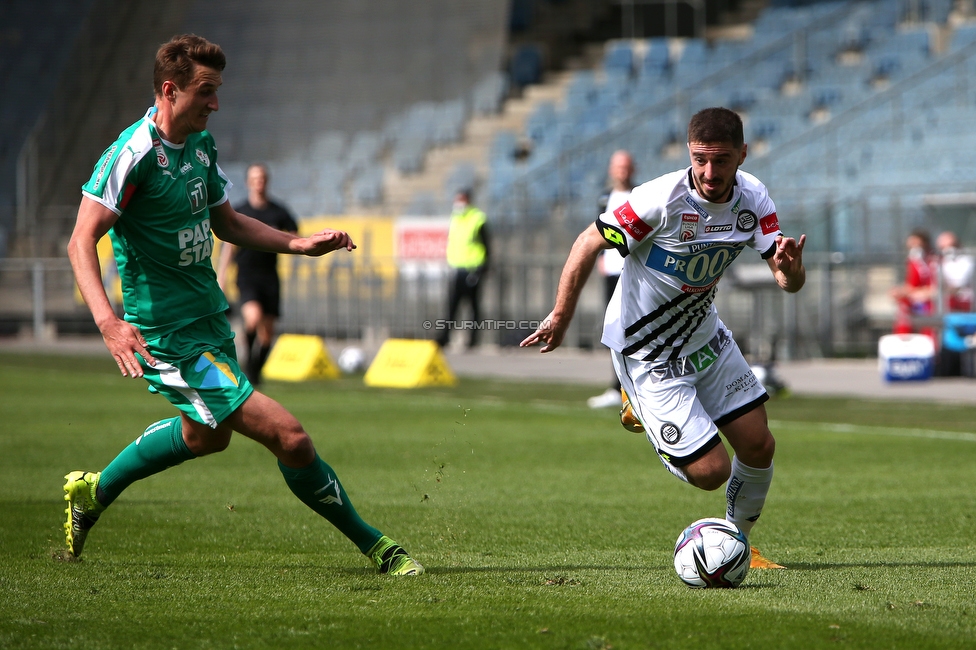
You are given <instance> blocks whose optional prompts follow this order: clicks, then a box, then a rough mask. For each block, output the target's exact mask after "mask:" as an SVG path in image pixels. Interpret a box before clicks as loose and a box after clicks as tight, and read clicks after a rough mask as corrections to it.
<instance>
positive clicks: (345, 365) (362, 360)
mask: <svg viewBox="0 0 976 650" xmlns="http://www.w3.org/2000/svg"><path fill="white" fill-rule="evenodd" d="M336 363H337V364H338V365H339V370H341V371H342V372H344V373H346V374H347V375H351V374H353V373H356V372H362V370H363V368H365V366H366V354H365V353H364V352H363V351H362V350H361V349H359V348H356V347H348V348H345V349H344V350H343V351H342V352H340V353H339V358H338V359H337V360H336Z"/></svg>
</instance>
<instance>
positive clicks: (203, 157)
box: [197, 149, 210, 167]
mask: <svg viewBox="0 0 976 650" xmlns="http://www.w3.org/2000/svg"><path fill="white" fill-rule="evenodd" d="M197 160H199V161H200V162H202V163H203V165H204V167H209V166H210V156H208V155H207V152H206V151H204V150H203V149H197Z"/></svg>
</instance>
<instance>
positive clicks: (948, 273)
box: [935, 230, 973, 312]
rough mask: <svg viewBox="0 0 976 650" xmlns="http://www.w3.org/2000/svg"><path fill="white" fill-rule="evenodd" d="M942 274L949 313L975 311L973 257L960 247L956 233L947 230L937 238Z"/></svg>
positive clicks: (936, 243) (946, 308) (944, 295)
mask: <svg viewBox="0 0 976 650" xmlns="http://www.w3.org/2000/svg"><path fill="white" fill-rule="evenodd" d="M935 247H936V249H938V251H939V257H940V261H939V271H940V272H941V274H942V294H943V298H944V303H943V304H944V305H945V310H946V311H947V312H967V311H972V310H973V256H972V255H968V254H967V253H965V252H963V251H962V250H961V249H960V247H959V238H958V237H956V233H954V232H952V231H950V230H947V231H945V232H942V233H939V236H938V237H936V238H935Z"/></svg>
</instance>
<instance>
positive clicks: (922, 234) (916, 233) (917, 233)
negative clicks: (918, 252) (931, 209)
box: [908, 228, 932, 255]
mask: <svg viewBox="0 0 976 650" xmlns="http://www.w3.org/2000/svg"><path fill="white" fill-rule="evenodd" d="M908 236H909V237H917V238H918V239H919V240H921V242H922V248H923V249H924V250H925V254H926V255H928V254H929V253H931V252H932V237H931V236H930V235H929V231H928V230H924V229H922V228H916V229H915V230H913V231H911V232H910V233H908Z"/></svg>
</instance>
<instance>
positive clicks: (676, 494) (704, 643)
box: [0, 354, 976, 650]
mask: <svg viewBox="0 0 976 650" xmlns="http://www.w3.org/2000/svg"><path fill="white" fill-rule="evenodd" d="M600 389H601V387H600V386H589V387H587V386H566V385H558V386H557V385H546V384H517V383H509V382H496V381H462V383H461V384H460V386H458V387H457V388H452V389H423V390H413V391H394V390H376V389H367V388H365V387H363V386H362V384H361V382H360V381H359V380H357V379H351V378H350V379H342V380H339V381H336V382H322V383H307V384H299V385H287V384H271V385H269V386H267V392H268V393H269V394H270V395H271V396H273V397H275V398H276V399H278V400H279V401H281V402H282V403H283V404H285V405H286V406H287V407H288V408H289V409H291V410H292V411H293V412H294V413H295V414H296V415H297V416H298V417H299V419H301V421H302V422H303V424H304V425H305V427H306V428H307V429H308V431H309V432H310V433H311V435H312V437H313V439H314V440H315V443H316V446H317V447H318V449H319V451H320V453H321V455H322V456H323V457H324V458H325V459H326V460H327V461H328V462H329V463H330V464H331V465H332V466H333V467H334V468H335V469H336V471H337V472H338V473H339V475H340V477H341V478H342V480H343V482H344V484H345V486H346V489H347V490H348V492H349V495H350V497H351V498H352V499H353V501H354V503H355V504H356V506H357V508H358V509H359V511H360V513H361V514H362V515H363V516H364V518H365V519H366V520H367V521H369V522H371V523H373V524H374V525H376V526H377V527H379V528H381V529H382V530H383V531H384V532H386V533H387V534H389V535H390V536H392V537H394V538H395V539H397V540H399V541H400V542H401V543H403V544H404V546H406V547H407V548H408V550H409V551H410V552H411V553H412V554H414V555H415V557H417V558H418V559H419V560H420V561H421V562H422V563H423V564H424V565H425V566H426V567H427V574H426V575H424V576H422V577H420V578H418V579H410V578H401V579H394V578H390V577H386V576H379V575H376V574H375V573H374V571H373V570H372V569H371V568H370V567H369V566H368V562H367V561H366V559H365V558H364V557H363V556H361V555H360V554H359V553H358V552H357V551H356V549H355V547H354V546H353V545H352V544H351V543H349V542H348V541H347V540H345V538H343V537H342V536H341V535H339V534H338V533H337V532H336V531H335V530H334V529H332V528H331V526H329V525H328V524H327V523H326V522H325V521H324V520H321V519H319V518H318V517H317V516H316V515H314V514H313V513H312V512H311V511H310V510H308V509H306V508H305V506H303V505H302V504H301V503H300V502H299V501H298V500H297V499H295V498H294V497H293V496H292V495H291V493H290V492H289V491H288V489H287V488H286V487H285V485H284V481H283V480H282V479H281V477H280V474H279V473H278V470H277V468H276V466H275V462H274V459H273V458H272V456H271V455H270V454H269V453H268V452H267V451H265V450H264V449H263V448H261V447H259V446H258V445H256V444H254V443H252V442H251V441H249V440H246V439H244V438H242V437H238V438H235V440H234V442H233V443H232V444H231V446H230V448H229V449H228V450H227V451H226V452H224V453H221V454H217V455H215V456H211V457H206V458H201V459H197V460H194V461H191V462H188V463H186V464H184V465H182V466H180V467H177V468H173V469H171V470H168V471H167V472H165V473H163V474H160V475H157V476H153V477H150V478H149V479H146V480H144V481H141V482H139V483H136V484H135V485H133V486H132V487H131V488H130V489H129V490H127V491H126V492H125V494H123V496H122V497H121V498H120V499H119V500H118V501H117V502H116V504H114V505H113V506H112V507H111V509H110V510H109V511H108V512H107V514H106V515H105V516H104V517H103V518H102V520H101V521H100V522H99V524H98V526H97V527H96V528H95V529H94V530H93V531H92V533H91V534H90V536H89V538H88V543H87V546H86V549H85V555H84V557H83V560H82V561H80V562H66V561H64V560H63V559H60V558H63V553H62V551H61V549H62V547H63V544H64V542H63V534H62V532H61V525H62V522H63V514H62V512H63V509H64V503H63V501H62V500H61V496H62V493H61V484H62V482H63V478H62V477H63V476H64V474H66V473H67V472H68V471H69V470H74V469H89V470H97V469H101V468H102V467H104V465H105V464H107V463H108V461H109V460H111V458H112V457H113V456H114V455H115V454H116V453H118V451H119V450H121V449H122V447H123V446H124V445H126V444H128V443H129V442H131V441H132V440H133V439H135V438H136V437H137V436H138V435H139V434H140V433H141V432H142V430H143V429H144V428H145V427H146V426H147V425H149V424H150V423H152V422H154V421H155V420H158V419H160V418H163V417H168V416H170V415H172V414H173V413H174V411H173V409H172V407H170V406H169V405H168V404H167V403H166V402H165V400H163V399H162V398H160V397H156V396H151V395H150V394H149V393H148V392H147V391H146V385H145V383H144V382H142V381H130V380H124V379H122V378H120V377H119V376H118V371H117V370H116V369H115V367H114V365H113V364H112V362H111V360H105V359H101V358H97V359H92V358H78V357H45V356H22V355H10V354H6V355H0V469H2V477H3V483H2V485H3V491H2V493H0V504H2V513H3V514H2V524H0V553H2V555H0V557H2V562H0V604H2V607H0V647H3V648H66V647H72V648H83V649H84V650H95V649H96V648H162V647H166V648H230V647H238V648H285V647H287V648H569V649H573V648H580V649H599V648H611V647H612V648H619V649H623V648H672V647H674V648H685V647H687V648H695V649H700V648H838V647H840V648H966V647H968V648H972V647H974V644H976V641H974V639H976V523H974V516H976V513H974V501H976V489H974V484H976V433H973V431H974V424H973V423H974V422H976V408H971V407H948V406H936V405H927V404H906V403H896V402H871V401H864V400H853V399H852V400H842V399H805V398H797V397H794V398H790V399H785V400H776V401H773V402H771V403H770V404H769V405H768V410H769V415H770V419H771V420H772V421H773V422H772V428H773V432H774V434H775V435H776V437H777V443H778V445H777V455H776V479H775V481H774V484H773V489H772V491H771V493H770V497H769V500H768V501H767V504H766V509H765V512H764V515H763V518H762V520H761V521H760V523H759V524H758V525H757V527H756V529H755V531H754V533H753V542H754V543H755V544H756V545H758V546H759V547H760V548H761V549H762V551H763V552H764V554H766V555H767V556H768V557H770V558H771V559H773V560H775V561H777V562H780V563H782V564H785V565H787V567H789V568H788V569H787V570H785V571H753V572H751V573H750V574H749V576H748V577H747V578H746V581H745V583H744V584H743V585H742V587H740V588H739V589H736V590H729V591H724V590H714V591H713V590H707V591H696V590H691V589H688V588H687V587H685V586H684V585H682V584H681V583H680V582H679V581H678V579H677V578H676V576H675V575H674V571H673V569H672V567H671V552H672V548H673V544H674V540H675V538H676V537H677V535H678V533H679V532H680V531H681V530H682V529H683V528H684V527H685V526H686V525H687V524H688V523H690V522H691V521H692V520H694V519H698V518H700V517H705V516H721V515H722V513H723V506H724V504H723V500H724V493H723V492H722V491H718V492H711V493H705V492H701V491H699V490H695V489H693V488H691V487H689V486H687V485H684V484H682V483H681V482H679V481H677V480H676V479H674V478H673V477H672V476H671V475H670V474H669V473H668V472H667V471H666V470H665V469H664V468H663V467H661V466H660V464H659V462H658V461H657V459H656V457H655V455H654V453H653V450H652V449H651V447H650V445H648V444H647V442H646V441H645V440H644V439H643V437H641V436H638V435H634V434H630V433H627V432H626V431H624V430H623V429H621V428H620V426H619V425H618V424H617V423H616V421H615V413H614V412H613V411H612V410H603V411H591V410H589V409H587V408H586V406H585V403H584V400H585V398H586V397H587V396H589V395H591V394H593V393H594V391H598V390H600Z"/></svg>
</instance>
